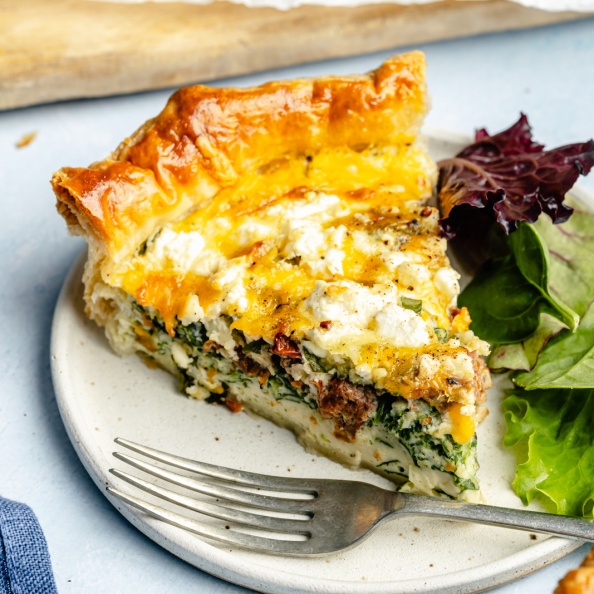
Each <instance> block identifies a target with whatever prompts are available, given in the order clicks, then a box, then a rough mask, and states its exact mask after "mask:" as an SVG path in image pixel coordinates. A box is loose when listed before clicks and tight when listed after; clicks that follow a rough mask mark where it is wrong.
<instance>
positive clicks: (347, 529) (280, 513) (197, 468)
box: [107, 438, 594, 555]
mask: <svg viewBox="0 0 594 594" xmlns="http://www.w3.org/2000/svg"><path fill="white" fill-rule="evenodd" d="M115 441H116V443H117V444H119V445H121V446H123V447H125V448H128V449H129V450H132V451H134V452H136V453H139V454H142V455H143V456H145V457H148V458H151V459H153V460H156V461H157V462H159V463H161V464H163V465H166V466H168V467H172V468H174V469H181V470H183V471H184V472H185V473H186V474H189V475H190V476H186V475H184V474H180V472H179V470H178V471H177V472H176V471H172V470H167V469H164V468H161V467H159V466H156V465H154V464H152V463H149V462H146V461H143V460H141V459H138V458H136V457H133V456H130V455H128V454H124V453H120V452H114V454H113V455H114V456H115V457H116V458H117V459H118V460H120V461H122V462H125V463H126V464H129V465H130V466H133V467H135V468H137V469H139V470H142V471H144V472H146V473H148V474H151V475H153V476H155V477H158V478H159V479H162V480H164V481H166V482H167V483H173V484H174V485H178V486H180V487H183V488H184V489H185V490H189V491H193V492H195V493H199V494H201V495H205V496H209V497H213V498H215V500H216V504H213V503H208V502H206V501H203V500H202V499H201V498H200V497H196V496H195V495H194V496H192V497H188V496H187V495H182V494H180V493H178V492H176V491H172V490H171V489H168V488H163V487H161V486H158V485H156V484H154V483H151V482H148V481H146V480H144V479H141V478H138V477H135V476H133V475H131V474H129V473H127V472H124V471H122V470H117V469H115V468H112V469H111V470H110V472H112V473H113V474H114V475H115V476H117V477H119V478H120V479H123V480H124V481H126V482H128V483H130V484H131V485H133V486H135V487H137V488H139V489H141V490H142V491H145V492H146V493H150V494H151V495H154V496H155V497H157V498H159V499H162V500H165V501H168V502H170V503H173V504H175V506H181V507H183V508H186V509H188V510H190V511H191V512H196V514H195V516H196V517H192V518H190V517H188V516H187V515H182V514H180V513H177V512H174V511H171V510H170V509H166V508H163V507H160V506H157V505H154V504H152V503H149V502H147V501H144V500H142V499H139V498H137V497H135V496H132V495H129V494H125V493H122V492H121V491H119V490H117V489H115V488H113V487H111V486H108V487H107V489H108V491H109V492H111V493H113V494H114V495H116V496H117V497H119V498H120V499H122V500H123V501H125V502H127V503H128V504H130V505H131V506H133V507H135V508H137V509H139V510H141V511H143V512H145V513H146V514H148V515H149V516H152V517H154V518H157V519H159V520H162V521H163V522H167V523H168V524H172V525H174V526H178V527H180V528H183V529H184V530H188V531H190V532H193V533H195V534H198V535H199V536H202V537H205V538H208V539H213V540H215V541H219V542H222V543H225V544H227V545H233V546H237V547H242V548H246V549H251V550H258V551H265V552H268V553H274V554H280V555H321V554H324V553H332V552H334V551H339V550H342V549H347V548H350V547H352V546H354V545H355V544H357V543H359V542H361V541H362V540H363V538H364V537H366V536H367V535H369V533H370V531H371V529H372V528H374V527H375V526H377V525H378V524H379V523H380V522H382V521H383V520H385V519H387V518H394V517H395V516H398V515H400V516H404V515H426V516H436V517H439V518H443V519H447V520H460V521H463V522H477V523H479V524H490V525H493V526H504V527H508V528H516V529H519V530H528V531H531V532H541V533H545V534H552V535H556V536H562V537H565V538H572V539H578V540H587V541H594V522H591V521H589V520H585V519H583V518H574V517H568V516H557V515H553V514H545V513H539V512H533V511H527V510H515V509H507V508H502V507H492V506H488V505H480V504H472V503H462V502H459V501H451V500H447V499H441V498H435V497H426V496H423V495H413V494H408V493H400V492H397V491H389V490H386V489H382V488H380V487H376V486H375V485H371V484H368V483H362V482H357V481H342V480H329V479H308V478H286V477H278V476H267V475H263V474H255V473H252V472H245V471H242V470H233V469H231V468H225V467H222V466H214V465H212V464H206V463H204V462H197V461H193V460H188V459H185V458H181V457H179V456H174V455H172V454H167V453H164V452H160V451H158V450H154V449H152V448H149V447H146V446H143V445H139V444H136V443H133V442H131V441H128V440H126V439H121V438H117V439H116V440H115ZM201 515H202V516H204V515H205V516H210V517H212V518H217V519H218V520H222V521H223V524H216V523H214V524H213V523H212V522H210V523H209V521H201V520H200V517H201Z"/></svg>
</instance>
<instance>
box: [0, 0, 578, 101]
mask: <svg viewBox="0 0 594 594" xmlns="http://www.w3.org/2000/svg"><path fill="white" fill-rule="evenodd" d="M582 16H583V14H580V13H570V12H562V13H551V12H543V11H538V10H534V9H529V8H524V7H522V6H519V5H517V4H512V3H509V2H506V1H505V0H474V1H473V0H470V1H459V0H445V1H444V2H436V3H431V4H423V5H416V6H399V5H395V4H375V5H366V6H359V7H354V8H334V7H322V6H303V7H300V8H296V9H293V10H289V11H279V10H276V9H272V8H246V7H244V6H240V5H235V4H231V3H228V2H222V1H216V2H213V3H212V4H206V5H195V4H184V3H143V4H116V3H108V2H100V1H94V0H0V109H8V108H13V107H19V106H25V105H32V104H37V103H45V102H49V101H56V100H60V99H71V98H79V97H99V96H105V95H113V94H120V93H129V92H134V91H142V90H147V89H157V88H163V87H170V86H179V85H183V84H188V83H192V82H197V81H207V80H212V79H217V78H223V77H227V76H231V75H238V74H245V73H249V72H255V71H258V70H264V69H267V68H273V67H279V66H287V65H291V64H297V63H301V62H307V61H313V60H320V59H323V58H331V57H337V56H348V55H354V54H359V53H366V52H371V51H375V50H380V49H387V48H396V47H399V46H404V45H414V44H417V43H423V42H427V41H434V40H439V39H448V38H453V37H460V36H465V35H475V34H477V33H484V32H489V31H501V30H506V29H517V28H523V27H532V26H538V25H544V24H548V23H554V22H559V21H567V20H573V19H577V18H580V17H582Z"/></svg>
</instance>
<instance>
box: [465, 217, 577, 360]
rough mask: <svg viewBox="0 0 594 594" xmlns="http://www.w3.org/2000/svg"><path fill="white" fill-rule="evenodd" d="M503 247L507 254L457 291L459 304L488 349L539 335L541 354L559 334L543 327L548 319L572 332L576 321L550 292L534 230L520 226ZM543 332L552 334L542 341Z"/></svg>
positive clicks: (545, 255)
mask: <svg viewBox="0 0 594 594" xmlns="http://www.w3.org/2000/svg"><path fill="white" fill-rule="evenodd" d="M507 246H508V250H509V253H508V254H507V255H506V256H503V257H500V258H497V259H495V260H492V261H490V262H488V263H487V264H486V265H485V266H484V267H483V268H482V269H481V270H480V271H479V273H478V274H477V275H476V276H475V277H474V278H473V279H472V281H471V282H470V283H469V284H468V285H467V286H466V288H465V289H464V291H462V293H461V295H460V297H459V299H458V303H459V305H460V306H464V307H467V308H468V309H469V311H470V315H471V317H472V326H471V328H472V330H473V331H474V332H475V333H476V334H477V335H478V336H480V337H481V338H482V339H483V340H486V341H487V342H490V343H491V344H492V345H507V344H513V343H518V342H524V341H526V340H528V339H529V338H530V337H532V336H534V335H535V334H538V335H539V338H538V341H537V342H538V343H539V344H540V348H542V346H544V344H546V342H547V340H548V339H549V338H550V337H551V336H552V335H554V333H557V332H559V328H558V325H557V324H553V326H551V324H547V323H545V324H544V325H543V323H542V322H543V321H544V322H548V321H549V320H548V316H554V317H556V318H557V319H558V320H560V322H561V323H562V324H563V325H564V326H565V327H567V328H570V329H571V330H574V329H575V328H576V327H577V325H578V323H579V316H578V314H577V313H576V312H574V311H573V310H572V309H571V308H570V307H568V306H567V305H566V304H565V303H564V302H563V301H562V300H561V298H560V297H559V296H558V295H557V294H555V293H554V292H553V291H552V290H551V288H550V286H549V268H550V262H549V249H548V247H547V243H546V241H545V240H544V239H543V237H541V235H540V234H539V232H538V231H537V230H536V229H535V228H534V226H532V225H529V224H528V223H520V224H519V225H518V229H517V231H516V232H515V233H512V234H511V235H510V236H509V237H508V238H507ZM539 330H540V331H539ZM548 330H552V331H553V332H554V333H553V334H551V333H549V334H545V335H544V336H543V333H546V332H547V331H548ZM534 344H535V342H534V341H533V343H532V344H531V345H530V346H531V347H532V348H533V347H534ZM526 358H528V359H529V358H530V357H528V355H526ZM532 364H534V363H532Z"/></svg>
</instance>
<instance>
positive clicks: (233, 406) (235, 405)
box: [225, 400, 243, 413]
mask: <svg viewBox="0 0 594 594" xmlns="http://www.w3.org/2000/svg"><path fill="white" fill-rule="evenodd" d="M225 406H226V407H227V408H228V409H229V410H230V411H231V412H234V413H238V412H241V411H242V410H243V406H241V404H239V402H235V401H234V400H225Z"/></svg>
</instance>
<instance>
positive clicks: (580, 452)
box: [503, 389, 594, 519]
mask: <svg viewBox="0 0 594 594" xmlns="http://www.w3.org/2000/svg"><path fill="white" fill-rule="evenodd" d="M503 411H504V416H505V422H506V426H507V433H506V435H505V438H504V444H505V445H506V446H510V447H514V449H515V450H516V452H517V453H518V458H519V464H518V467H517V470H516V476H515V478H514V481H513V483H512V487H513V488H514V491H515V492H516V493H517V495H518V496H519V497H520V498H521V499H522V501H523V502H524V503H525V504H526V505H527V504H528V503H530V501H532V500H533V499H535V498H537V499H539V500H541V501H543V502H544V503H545V504H547V505H548V506H549V507H551V508H552V510H553V511H555V512H556V513H559V514H564V515H572V516H584V517H586V518H590V519H593V518H594V515H593V510H594V443H593V440H594V433H593V432H592V427H594V390H592V389H587V390H568V389H550V390H534V391H531V392H527V391H525V390H522V389H514V390H510V391H509V392H508V396H507V397H506V399H505V400H504V401H503Z"/></svg>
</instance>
